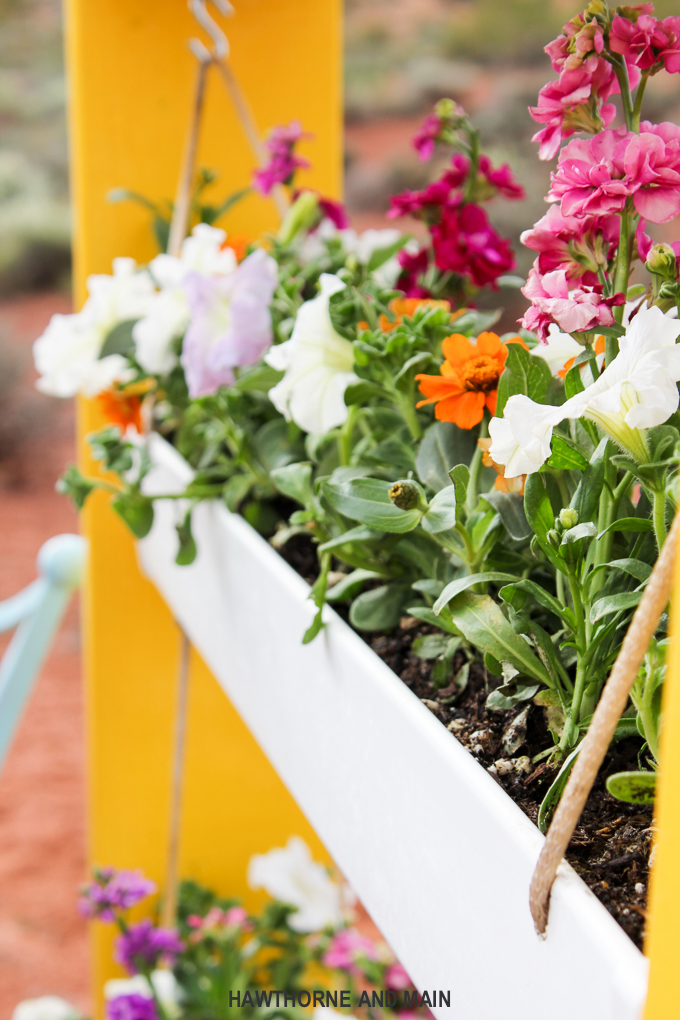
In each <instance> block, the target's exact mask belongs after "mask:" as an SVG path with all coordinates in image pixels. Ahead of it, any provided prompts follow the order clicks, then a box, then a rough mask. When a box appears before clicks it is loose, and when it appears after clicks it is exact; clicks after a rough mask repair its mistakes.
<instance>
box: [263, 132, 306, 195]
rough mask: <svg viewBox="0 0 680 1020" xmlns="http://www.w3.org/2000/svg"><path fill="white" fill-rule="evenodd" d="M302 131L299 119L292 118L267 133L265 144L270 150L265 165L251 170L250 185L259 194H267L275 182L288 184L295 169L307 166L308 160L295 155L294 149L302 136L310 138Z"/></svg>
mask: <svg viewBox="0 0 680 1020" xmlns="http://www.w3.org/2000/svg"><path fill="white" fill-rule="evenodd" d="M312 137H313V136H312V135H310V134H309V132H307V131H304V130H303V128H302V124H301V123H300V121H299V120H293V121H291V122H290V124H288V125H287V126H286V125H285V124H283V125H279V127H275V128H274V129H273V130H272V131H271V132H270V134H269V137H268V138H267V141H266V142H265V146H266V147H267V149H268V150H269V152H271V159H270V160H269V162H268V163H267V165H266V166H263V167H260V169H258V170H255V171H254V172H253V177H252V185H253V187H254V188H255V189H256V190H257V191H259V192H260V194H261V195H268V194H269V193H270V191H271V190H272V188H273V187H274V186H275V185H277V184H290V183H291V182H292V180H293V177H294V175H295V171H296V170H299V169H301V168H303V167H308V166H309V162H308V161H307V160H306V159H302V157H300V156H296V155H295V152H294V149H295V146H296V145H297V143H298V142H299V141H300V140H301V139H303V138H312Z"/></svg>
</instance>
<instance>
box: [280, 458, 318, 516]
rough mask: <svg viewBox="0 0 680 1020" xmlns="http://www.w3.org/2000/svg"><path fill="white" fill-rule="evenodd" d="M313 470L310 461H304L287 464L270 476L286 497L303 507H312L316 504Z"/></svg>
mask: <svg viewBox="0 0 680 1020" xmlns="http://www.w3.org/2000/svg"><path fill="white" fill-rule="evenodd" d="M312 470H313V469H312V465H311V464H310V463H309V461H302V462H300V463H299V464H285V465H284V466H283V467H279V468H274V470H273V471H270V473H269V476H270V478H271V480H272V481H273V483H274V485H275V486H276V488H277V489H278V490H279V492H282V493H283V495H284V496H288V497H289V498H290V499H294V500H295V501H296V503H301V504H302V506H310V505H311V504H313V503H314V492H313V490H312Z"/></svg>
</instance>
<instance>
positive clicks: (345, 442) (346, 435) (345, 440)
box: [338, 404, 360, 467]
mask: <svg viewBox="0 0 680 1020" xmlns="http://www.w3.org/2000/svg"><path fill="white" fill-rule="evenodd" d="M359 412H360V408H359V405H358V404H351V405H350V408H349V411H348V413H347V421H346V422H345V424H344V425H343V426H342V428H341V429H340V435H339V436H338V456H339V457H340V464H341V465H342V467H347V466H348V464H349V462H350V458H351V456H352V437H353V436H354V427H355V425H356V423H357V418H358V416H359Z"/></svg>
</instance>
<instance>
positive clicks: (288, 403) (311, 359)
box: [265, 273, 357, 434]
mask: <svg viewBox="0 0 680 1020" xmlns="http://www.w3.org/2000/svg"><path fill="white" fill-rule="evenodd" d="M320 284H321V293H320V294H319V295H318V297H315V298H312V300H311V301H306V302H305V303H304V304H303V305H302V307H301V308H300V309H299V311H298V313H297V319H296V320H295V326H294V327H293V332H292V334H291V338H290V340H286V341H285V343H282V344H279V345H278V346H276V347H272V348H271V350H270V351H269V353H268V354H267V355H266V357H265V361H266V362H267V364H268V365H271V366H272V368H276V369H278V370H279V371H283V372H285V375H284V377H283V379H282V380H281V382H279V383H277V385H276V386H274V387H273V389H271V390H270V391H269V399H270V400H271V401H272V403H273V404H274V407H275V408H276V409H277V410H278V411H280V412H281V413H282V414H283V415H285V417H286V419H287V420H289V421H290V420H291V419H292V420H293V421H294V422H295V423H296V425H299V426H300V428H301V429H304V430H305V432H312V433H316V434H322V433H325V432H328V431H329V430H330V429H332V428H335V426H336V425H342V424H343V423H344V422H345V421H346V420H347V407H346V405H345V400H344V396H345V390H346V389H347V387H348V386H349V385H350V383H353V382H356V381H357V376H356V375H355V374H354V371H353V369H354V349H353V347H352V344H351V343H350V342H349V340H345V338H344V337H342V336H340V334H339V333H336V331H335V330H334V329H333V324H332V322H331V317H330V312H329V307H328V305H329V300H330V298H331V295H332V294H335V293H337V292H338V291H340V290H344V288H345V284H344V283H343V282H342V280H341V279H339V277H337V276H332V275H331V274H330V273H323V274H322V275H321V279H320Z"/></svg>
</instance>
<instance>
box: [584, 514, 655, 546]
mask: <svg viewBox="0 0 680 1020" xmlns="http://www.w3.org/2000/svg"><path fill="white" fill-rule="evenodd" d="M610 531H638V532H640V533H642V532H644V531H654V525H653V524H652V522H651V521H650V520H649V519H648V518H647V517H620V518H619V520H618V521H614V522H613V523H612V524H610V525H609V527H608V528H605V529H604V531H601V532H600V533H599V535H598V536H597V538H598V541H599V540H600V539H601V538H604V536H605V535H608V534H609V532H610Z"/></svg>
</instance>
